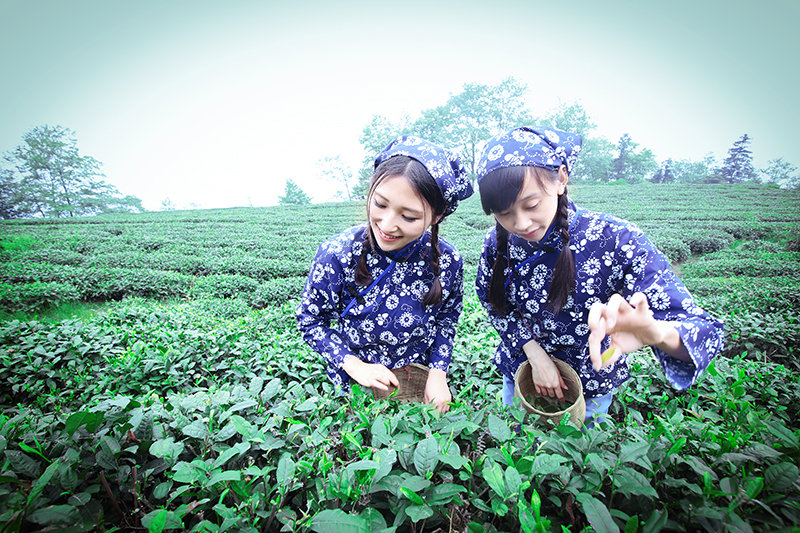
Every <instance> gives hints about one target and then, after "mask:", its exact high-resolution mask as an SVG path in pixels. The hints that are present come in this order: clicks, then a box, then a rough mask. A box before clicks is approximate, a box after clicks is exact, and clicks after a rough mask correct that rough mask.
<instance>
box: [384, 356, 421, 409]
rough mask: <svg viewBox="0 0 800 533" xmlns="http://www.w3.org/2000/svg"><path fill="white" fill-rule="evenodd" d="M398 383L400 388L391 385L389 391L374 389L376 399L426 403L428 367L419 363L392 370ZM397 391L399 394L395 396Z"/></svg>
mask: <svg viewBox="0 0 800 533" xmlns="http://www.w3.org/2000/svg"><path fill="white" fill-rule="evenodd" d="M392 373H394V375H395V376H397V381H398V382H399V383H400V386H399V387H395V386H394V385H389V390H388V391H382V390H380V389H372V394H373V396H374V397H375V398H381V399H386V398H388V397H390V396H391V398H390V399H392V400H397V401H398V402H424V401H425V384H426V383H427V382H428V367H427V366H424V365H420V364H418V363H411V364H410V365H408V366H404V367H401V368H395V369H394V370H392ZM395 391H397V394H393V393H394V392H395Z"/></svg>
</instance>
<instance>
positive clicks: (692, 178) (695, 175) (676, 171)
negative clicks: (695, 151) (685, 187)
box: [672, 152, 717, 183]
mask: <svg viewBox="0 0 800 533" xmlns="http://www.w3.org/2000/svg"><path fill="white" fill-rule="evenodd" d="M715 168H717V160H716V158H715V157H714V154H712V153H710V152H709V153H708V154H706V156H705V157H704V158H703V160H702V161H692V160H691V159H679V160H678V161H673V162H672V174H673V175H674V176H675V181H677V182H679V183H704V182H707V180H709V179H711V176H712V175H713V174H714V170H713V169H715Z"/></svg>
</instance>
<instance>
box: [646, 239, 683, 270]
mask: <svg viewBox="0 0 800 533" xmlns="http://www.w3.org/2000/svg"><path fill="white" fill-rule="evenodd" d="M653 244H655V245H656V247H657V248H658V249H659V250H660V251H661V253H663V254H664V255H665V256H667V259H669V262H670V263H673V264H675V263H681V262H683V261H686V260H687V259H689V258H690V257H691V256H692V251H691V250H690V249H689V245H687V244H686V243H685V242H683V241H682V240H680V239H676V238H674V237H667V236H655V237H653Z"/></svg>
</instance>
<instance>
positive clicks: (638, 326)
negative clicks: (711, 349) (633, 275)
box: [588, 292, 689, 370]
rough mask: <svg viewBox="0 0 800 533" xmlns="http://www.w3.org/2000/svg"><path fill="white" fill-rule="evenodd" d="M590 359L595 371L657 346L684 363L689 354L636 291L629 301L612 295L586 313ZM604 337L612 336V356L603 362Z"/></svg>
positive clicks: (670, 328) (665, 323)
mask: <svg viewBox="0 0 800 533" xmlns="http://www.w3.org/2000/svg"><path fill="white" fill-rule="evenodd" d="M588 324H589V330H590V331H591V333H590V334H589V358H590V359H591V361H592V365H593V366H594V369H595V370H600V369H601V368H603V367H605V366H609V365H613V364H614V363H616V362H617V361H618V360H619V358H620V357H621V356H622V355H623V354H626V353H629V352H632V351H634V350H638V349H639V348H641V347H642V346H656V347H658V348H660V349H662V350H664V351H665V352H667V353H669V354H670V355H672V356H673V357H675V358H676V359H683V360H687V359H688V358H689V354H688V353H687V352H686V348H685V347H684V346H683V341H681V338H680V335H678V331H677V330H676V329H675V326H674V324H673V323H671V322H665V321H662V320H656V319H655V318H654V317H653V312H652V311H651V310H650V305H649V304H648V303H647V296H645V295H644V293H642V292H637V293H635V294H634V295H633V296H631V299H630V301H628V302H626V301H625V299H624V298H623V297H622V296H620V295H619V294H614V295H612V296H611V298H610V299H609V300H608V303H607V304H603V303H601V302H595V303H594V304H592V307H591V309H590V310H589V319H588ZM606 335H610V336H611V346H610V347H611V348H615V350H614V351H613V352H614V353H613V355H612V356H611V357H610V358H609V359H608V360H606V361H605V362H604V361H603V356H602V354H601V353H600V346H601V343H602V341H603V339H605V338H606Z"/></svg>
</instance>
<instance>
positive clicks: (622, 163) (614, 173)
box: [608, 133, 658, 183]
mask: <svg viewBox="0 0 800 533" xmlns="http://www.w3.org/2000/svg"><path fill="white" fill-rule="evenodd" d="M617 146H618V149H619V154H618V155H617V157H616V158H615V159H614V160H613V161H612V162H611V169H610V173H609V176H608V177H609V179H610V180H612V181H613V180H619V179H624V180H625V181H627V182H628V183H639V182H641V181H642V179H643V177H644V176H646V175H648V174H650V173H651V172H653V170H655V169H656V168H657V167H658V163H656V158H655V156H654V155H653V152H651V151H650V150H649V149H647V148H642V149H641V150H639V151H638V152H637V151H636V147H637V146H639V145H638V144H637V143H635V142H633V140H632V139H631V137H630V135H628V134H627V133H625V134H623V135H622V137H620V138H619V144H618V145H617Z"/></svg>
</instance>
